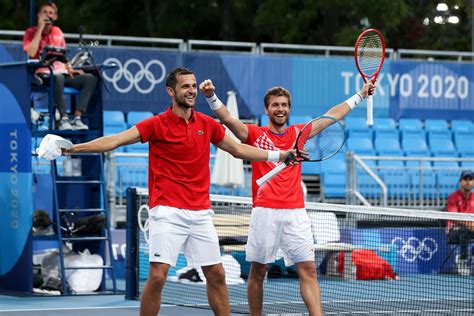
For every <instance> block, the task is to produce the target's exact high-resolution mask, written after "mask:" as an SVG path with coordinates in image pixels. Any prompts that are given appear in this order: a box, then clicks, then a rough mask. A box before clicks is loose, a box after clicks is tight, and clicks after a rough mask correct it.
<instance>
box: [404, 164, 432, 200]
mask: <svg viewBox="0 0 474 316" xmlns="http://www.w3.org/2000/svg"><path fill="white" fill-rule="evenodd" d="M408 174H409V177H410V183H411V188H412V196H413V197H415V198H417V197H419V196H420V171H418V170H408ZM421 175H422V178H421V180H422V182H423V186H422V188H423V197H424V198H436V196H437V190H436V185H437V182H436V178H437V176H436V173H435V172H433V171H432V170H424V171H422V172H421Z"/></svg>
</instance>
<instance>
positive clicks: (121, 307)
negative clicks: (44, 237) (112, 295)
mask: <svg viewBox="0 0 474 316" xmlns="http://www.w3.org/2000/svg"><path fill="white" fill-rule="evenodd" d="M170 306H176V305H170V304H163V305H161V307H170ZM139 307H140V306H138V305H135V306H132V305H130V306H99V307H59V308H25V309H0V313H3V312H35V311H36V312H47V311H73V310H78V311H85V310H106V309H130V308H139Z"/></svg>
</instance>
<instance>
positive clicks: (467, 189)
mask: <svg viewBox="0 0 474 316" xmlns="http://www.w3.org/2000/svg"><path fill="white" fill-rule="evenodd" d="M473 182H474V180H473V173H472V172H471V171H463V172H462V173H461V177H460V179H459V183H460V186H461V188H460V189H459V190H457V191H456V192H453V193H452V194H450V195H449V197H448V201H447V203H446V208H447V211H448V212H457V213H471V214H474V194H472V187H473V184H474V183H473ZM447 230H448V241H449V243H451V244H459V246H460V249H461V251H460V254H459V256H458V257H456V260H455V261H456V267H457V270H458V273H460V274H464V275H465V274H467V275H468V274H469V262H468V257H469V256H468V255H469V253H468V248H469V242H474V222H472V221H448V226H447Z"/></svg>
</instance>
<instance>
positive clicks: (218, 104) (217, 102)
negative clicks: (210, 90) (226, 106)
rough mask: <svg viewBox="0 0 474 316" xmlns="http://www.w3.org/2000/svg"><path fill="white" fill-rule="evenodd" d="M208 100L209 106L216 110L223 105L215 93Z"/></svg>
mask: <svg viewBox="0 0 474 316" xmlns="http://www.w3.org/2000/svg"><path fill="white" fill-rule="evenodd" d="M206 101H207V103H208V104H209V107H210V108H211V109H212V110H213V111H215V110H217V109H219V108H220V107H221V106H222V102H221V100H219V98H218V97H217V95H215V94H214V95H213V96H212V97H210V98H206Z"/></svg>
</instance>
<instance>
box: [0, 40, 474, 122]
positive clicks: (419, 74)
mask: <svg viewBox="0 0 474 316" xmlns="http://www.w3.org/2000/svg"><path fill="white" fill-rule="evenodd" d="M91 51H92V52H93V55H94V57H95V58H94V59H95V61H96V63H97V64H115V67H114V68H111V69H107V70H104V72H103V79H104V80H103V83H104V85H105V86H107V89H104V90H103V103H104V107H105V109H106V110H121V111H123V112H129V111H132V110H135V111H151V112H153V113H159V112H162V111H164V110H165V109H166V108H167V106H168V105H169V104H170V100H169V96H168V95H167V94H166V90H165V82H164V80H165V77H166V74H167V73H168V72H169V71H170V70H171V69H173V68H174V67H177V66H184V67H187V68H190V69H192V70H193V71H195V73H196V76H197V80H198V81H201V80H204V79H208V78H210V79H212V80H213V81H214V83H215V84H216V87H217V94H218V95H220V96H221V98H224V97H225V96H226V95H227V94H226V93H227V91H229V90H233V91H236V92H237V103H238V105H239V112H240V116H241V117H243V118H250V117H258V116H260V115H262V114H263V113H264V110H263V95H264V94H265V92H266V91H267V90H268V89H269V88H271V87H273V86H277V85H279V86H283V87H286V88H287V89H289V90H290V91H291V93H292V103H293V105H294V107H293V109H292V114H293V115H311V116H317V115H320V114H321V113H324V112H325V111H326V110H327V109H329V108H330V107H331V106H333V105H335V104H338V103H340V102H341V101H343V100H346V99H347V98H348V97H350V96H351V95H353V94H354V93H355V92H356V91H358V90H359V89H360V87H361V86H362V84H363V81H362V79H361V78H360V76H359V74H358V72H357V70H356V68H355V65H354V61H353V59H352V58H342V57H329V58H328V57H315V56H304V57H301V56H287V55H285V56H284V55H281V56H280V55H264V56H262V55H251V54H238V53H193V52H190V53H183V52H177V51H171V50H159V49H156V50H155V49H151V48H146V49H136V48H123V47H121V48H110V47H100V46H99V47H94V48H91ZM74 53H75V48H74V47H71V48H70V55H73V54H74ZM24 59H25V55H24V53H23V52H22V49H21V45H19V44H0V62H10V61H18V60H24ZM473 89H474V64H472V63H457V62H424V61H391V60H387V61H386V62H385V64H384V66H383V68H382V71H381V73H380V75H379V77H378V80H377V91H376V95H375V96H374V112H375V116H376V117H389V116H390V117H392V118H394V119H397V120H398V119H400V118H409V117H412V118H420V119H427V118H442V119H447V120H452V119H460V118H462V119H471V120H474V91H473ZM108 91H109V92H108ZM365 106H366V104H365V102H362V103H361V104H360V105H359V106H358V107H357V108H356V109H355V110H354V113H352V114H351V115H352V116H358V115H360V116H365ZM197 109H198V110H199V111H202V112H204V113H208V114H210V110H209V108H208V106H207V104H206V102H205V100H204V98H203V96H199V98H198V103H197Z"/></svg>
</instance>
